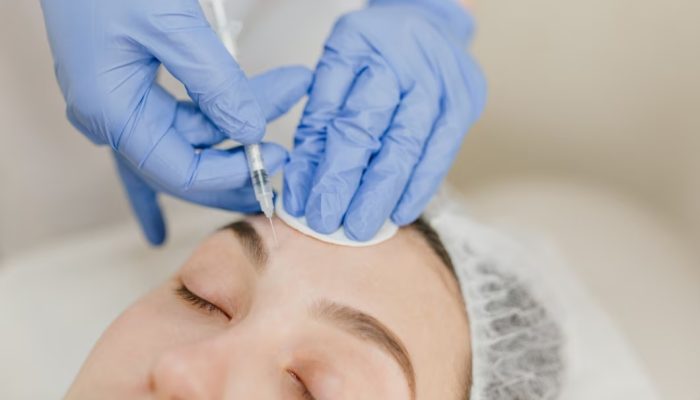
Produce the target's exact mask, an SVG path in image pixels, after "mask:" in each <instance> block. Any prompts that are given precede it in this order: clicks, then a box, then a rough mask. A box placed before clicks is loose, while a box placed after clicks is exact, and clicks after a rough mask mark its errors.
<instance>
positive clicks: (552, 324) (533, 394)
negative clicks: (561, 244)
mask: <svg viewBox="0 0 700 400" xmlns="http://www.w3.org/2000/svg"><path fill="white" fill-rule="evenodd" d="M452 197H453V196H446V195H445V194H444V193H443V194H441V195H439V196H438V197H437V199H436V200H435V201H433V203H432V204H431V206H430V207H429V209H428V211H426V213H425V218H426V220H427V221H428V222H429V223H430V224H431V225H432V226H433V228H434V229H435V230H436V231H437V232H438V234H439V235H440V237H441V239H442V241H443V243H444V245H445V247H446V249H447V251H448V252H449V254H450V257H451V258H452V262H453V264H454V266H455V270H456V273H457V277H458V280H459V283H460V286H461V289H462V294H463V296H464V300H465V303H466V308H467V314H468V316H469V321H470V327H471V341H472V343H471V345H472V346H471V347H472V387H471V397H470V399H471V400H535V399H547V400H549V399H557V398H559V394H560V392H561V389H562V385H563V382H562V381H563V376H564V363H563V347H564V340H563V334H562V329H561V327H560V324H559V323H558V321H557V320H556V318H555V316H554V315H553V313H552V312H551V311H550V310H549V309H548V308H547V306H546V304H544V303H542V302H541V301H539V300H538V296H537V295H536V293H535V290H534V288H533V287H532V285H529V284H528V283H527V281H528V279H527V277H526V275H527V271H525V269H526V268H525V267H524V265H523V264H524V260H519V259H518V257H517V256H515V257H514V252H513V251H512V248H511V247H510V246H509V245H508V244H506V243H507V240H506V239H505V238H504V237H502V236H500V235H498V234H497V233H496V232H493V231H492V230H489V229H487V228H485V227H483V226H480V225H478V224H477V223H475V222H474V221H473V220H471V219H469V218H467V217H466V213H464V211H463V210H462V208H461V207H460V206H458V205H457V203H456V202H455V201H454V200H450V199H451V198H452ZM521 261H522V262H521Z"/></svg>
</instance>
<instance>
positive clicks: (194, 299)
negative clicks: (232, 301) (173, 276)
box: [175, 283, 231, 320]
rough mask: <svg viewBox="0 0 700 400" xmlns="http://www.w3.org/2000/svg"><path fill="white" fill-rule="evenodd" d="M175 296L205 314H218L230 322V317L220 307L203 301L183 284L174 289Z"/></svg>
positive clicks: (205, 300)
mask: <svg viewBox="0 0 700 400" xmlns="http://www.w3.org/2000/svg"><path fill="white" fill-rule="evenodd" d="M175 294H176V295H177V296H178V297H180V298H181V299H183V300H185V301H186V302H188V303H190V304H191V305H193V306H195V307H197V308H199V309H201V310H203V311H206V312H207V313H209V314H211V313H219V314H221V315H223V316H224V317H226V318H227V319H228V320H231V316H230V315H228V314H227V313H226V311H224V310H223V309H222V308H221V307H219V306H217V305H216V304H214V303H212V302H211V301H209V300H207V299H204V298H203V297H201V296H199V295H198V294H196V293H194V292H193V291H192V290H190V288H188V287H187V285H185V284H184V283H180V285H179V286H178V288H177V289H175Z"/></svg>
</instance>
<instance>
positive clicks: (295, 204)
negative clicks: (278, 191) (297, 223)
mask: <svg viewBox="0 0 700 400" xmlns="http://www.w3.org/2000/svg"><path fill="white" fill-rule="evenodd" d="M283 186H284V187H283V189H282V193H283V196H282V205H283V206H284V210H285V211H287V213H288V214H289V215H291V216H293V217H297V218H299V217H301V216H303V215H304V206H303V204H302V203H301V201H299V197H298V196H297V195H296V193H295V191H294V190H292V186H293V182H289V180H288V179H287V176H286V175H285V178H284V185H283Z"/></svg>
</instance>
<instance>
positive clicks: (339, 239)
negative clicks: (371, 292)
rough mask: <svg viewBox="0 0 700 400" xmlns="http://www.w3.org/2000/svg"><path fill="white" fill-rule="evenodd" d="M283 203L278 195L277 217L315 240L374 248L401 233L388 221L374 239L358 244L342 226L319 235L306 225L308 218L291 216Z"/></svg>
mask: <svg viewBox="0 0 700 400" xmlns="http://www.w3.org/2000/svg"><path fill="white" fill-rule="evenodd" d="M282 203H283V201H282V196H281V195H279V194H278V195H277V202H276V205H275V213H276V214H277V217H279V219H281V220H282V221H284V222H285V223H286V224H287V225H289V226H290V227H292V228H294V229H295V230H297V231H299V232H301V233H303V234H304V235H307V236H311V237H312V238H314V239H318V240H320V241H323V242H326V243H331V244H337V245H339V246H350V247H365V246H374V245H375V244H379V243H382V242H384V241H386V240H389V239H391V238H392V237H394V235H396V232H398V231H399V227H398V226H396V224H394V223H393V222H391V220H387V221H386V222H385V223H384V225H382V227H381V228H380V229H379V232H377V234H376V235H374V237H373V238H372V239H370V240H368V241H366V242H358V241H357V240H353V239H350V238H349V237H348V236H347V235H346V234H345V228H343V227H342V226H341V227H340V228H339V229H338V230H337V231H335V232H333V233H331V234H327V235H324V234H323V233H318V232H316V231H314V230H313V229H311V228H310V227H309V225H308V224H307V223H306V217H304V216H302V217H295V216H293V215H291V214H289V213H288V212H287V211H286V210H285V209H284V205H283V204H282Z"/></svg>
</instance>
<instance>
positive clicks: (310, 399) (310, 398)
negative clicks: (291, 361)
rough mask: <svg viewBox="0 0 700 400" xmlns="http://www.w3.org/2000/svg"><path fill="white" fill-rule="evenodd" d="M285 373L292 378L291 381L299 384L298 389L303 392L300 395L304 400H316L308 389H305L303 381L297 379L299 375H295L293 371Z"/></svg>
mask: <svg viewBox="0 0 700 400" xmlns="http://www.w3.org/2000/svg"><path fill="white" fill-rule="evenodd" d="M287 373H288V374H289V375H290V376H291V377H292V379H294V380H295V381H297V383H299V385H300V389H301V391H303V392H302V394H301V395H302V396H304V400H316V398H315V397H314V395H312V394H311V392H310V391H309V388H308V387H306V384H305V383H304V381H303V380H302V379H301V378H300V377H299V375H297V373H296V372H294V371H287Z"/></svg>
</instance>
